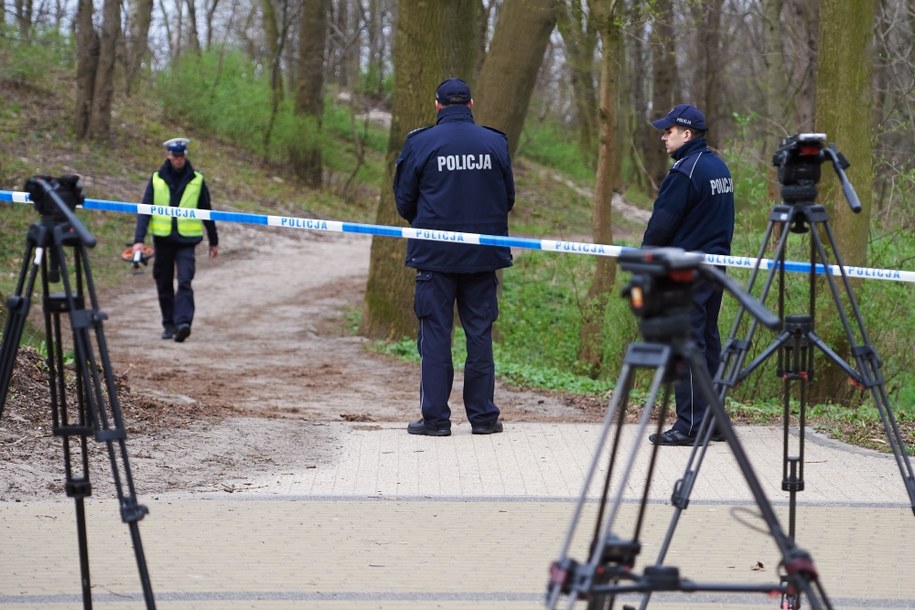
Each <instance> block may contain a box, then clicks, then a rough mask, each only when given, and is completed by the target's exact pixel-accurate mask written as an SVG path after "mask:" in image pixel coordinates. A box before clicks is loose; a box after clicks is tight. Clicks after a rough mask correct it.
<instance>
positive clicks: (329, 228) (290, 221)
mask: <svg viewBox="0 0 915 610" xmlns="http://www.w3.org/2000/svg"><path fill="white" fill-rule="evenodd" d="M0 201H10V202H13V203H30V200H29V194H28V193H25V192H20V191H0ZM82 207H83V208H85V209H87V210H101V211H105V212H122V213H126V214H146V215H151V214H161V215H163V216H177V217H192V218H196V219H198V220H215V221H218V222H234V223H241V224H253V225H266V226H270V227H285V228H290V229H305V230H307V231H323V232H332V233H359V234H362V235H380V236H382V237H400V238H406V239H425V240H429V241H444V242H452V243H463V244H479V245H484V246H507V247H511V248H523V249H526V250H543V251H545V252H563V253H568V254H590V255H593V256H613V257H616V256H619V255H620V252H622V251H623V250H626V248H623V247H621V246H611V245H605V244H594V243H587V242H576V241H564V240H555V239H531V238H526V237H505V236H502V235H484V234H479V233H463V232H459V231H439V230H435V229H415V228H412V227H390V226H385V225H371V224H360V223H355V222H343V221H339V220H323V219H315V218H298V217H295V216H273V215H269V214H246V213H241V212H222V211H219V210H196V209H190V208H176V207H166V206H155V205H147V204H143V203H124V202H120V201H106V200H104V199H86V200H85V201H84V202H83V205H82ZM705 258H706V261H707V262H708V263H710V264H714V265H721V266H724V267H738V268H743V269H752V268H753V267H755V266H756V264H757V259H755V258H749V257H746V256H724V255H721V254H706V255H705ZM775 264H777V263H776V261H773V260H770V259H760V260H759V267H760V269H771V268H772V266H773V265H775ZM826 268H828V270H829V272H830V273H832V274H834V275H839V274H840V270H839V267H838V266H837V265H828V266H827V267H826ZM785 270H786V271H791V272H796V273H809V271H810V263H809V262H798V261H785ZM815 270H816V273H818V274H822V273H824V266H823V265H821V264H817V265H816V266H815ZM845 274H846V275H847V276H848V277H850V278H862V279H872V280H891V281H896V282H915V271H904V270H900V269H875V268H870V267H853V266H849V265H846V266H845Z"/></svg>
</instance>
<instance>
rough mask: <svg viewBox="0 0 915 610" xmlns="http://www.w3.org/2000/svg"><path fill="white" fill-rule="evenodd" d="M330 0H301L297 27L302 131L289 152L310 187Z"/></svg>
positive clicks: (318, 170)
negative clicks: (303, 128) (303, 126)
mask: <svg viewBox="0 0 915 610" xmlns="http://www.w3.org/2000/svg"><path fill="white" fill-rule="evenodd" d="M329 9H330V0H305V1H304V2H303V4H302V17H301V21H300V29H299V71H298V75H297V81H298V83H297V86H296V98H295V114H296V115H297V116H298V117H300V118H302V119H304V122H305V123H306V125H307V131H306V133H304V134H302V137H301V138H300V139H299V142H298V144H297V146H295V147H294V148H293V149H292V150H290V151H289V156H290V161H291V163H292V166H293V169H294V171H295V174H296V175H297V176H299V177H301V178H302V179H304V180H305V184H307V185H308V186H310V187H312V188H319V187H320V186H321V174H322V169H323V167H322V161H321V141H320V140H321V138H320V134H321V115H322V113H323V112H324V50H325V47H326V44H325V43H326V40H327V13H328V12H329Z"/></svg>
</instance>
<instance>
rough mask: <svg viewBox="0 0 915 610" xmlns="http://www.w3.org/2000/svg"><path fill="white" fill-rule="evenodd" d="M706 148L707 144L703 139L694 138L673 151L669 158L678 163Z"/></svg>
mask: <svg viewBox="0 0 915 610" xmlns="http://www.w3.org/2000/svg"><path fill="white" fill-rule="evenodd" d="M706 148H708V144H707V143H706V142H705V138H696V139H695V140H690V141H689V142H687V143H686V144H684V145H683V146H681V147H680V148H678V149H677V150H675V151H674V152H673V154H672V155H670V156H671V157H673V158H674V159H676V160H677V161H679V160H680V159H682V158H684V157H686V156H689V155H691V154H693V153H697V152H699V151H702V150H705V149H706Z"/></svg>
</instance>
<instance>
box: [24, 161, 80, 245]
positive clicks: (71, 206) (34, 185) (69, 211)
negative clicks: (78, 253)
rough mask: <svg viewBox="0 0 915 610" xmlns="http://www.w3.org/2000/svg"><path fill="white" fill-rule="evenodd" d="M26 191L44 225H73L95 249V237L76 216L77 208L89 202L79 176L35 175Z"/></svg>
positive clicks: (26, 185) (27, 182)
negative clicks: (86, 199)
mask: <svg viewBox="0 0 915 610" xmlns="http://www.w3.org/2000/svg"><path fill="white" fill-rule="evenodd" d="M25 190H26V192H28V194H29V199H30V200H31V201H32V203H33V204H34V205H35V210H37V211H38V214H39V215H41V220H42V222H44V223H45V224H62V223H69V224H70V226H71V227H72V228H73V230H74V231H76V234H77V235H78V236H79V239H80V241H81V242H82V243H83V244H84V245H85V246H86V247H88V248H92V247H94V246H95V244H96V240H95V236H94V235H92V233H90V232H89V229H87V228H86V225H84V224H83V223H82V222H81V221H80V219H79V218H77V217H76V214H74V213H73V210H75V209H76V206H78V205H82V203H83V201H84V199H85V196H84V195H83V188H82V186H80V184H79V176H75V175H66V176H60V177H59V178H52V177H51V176H34V177H32V178H29V179H28V180H26V181H25Z"/></svg>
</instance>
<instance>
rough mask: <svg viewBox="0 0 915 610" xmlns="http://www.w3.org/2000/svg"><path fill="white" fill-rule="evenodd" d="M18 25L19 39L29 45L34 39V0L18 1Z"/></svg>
mask: <svg viewBox="0 0 915 610" xmlns="http://www.w3.org/2000/svg"><path fill="white" fill-rule="evenodd" d="M15 6H16V25H17V26H19V38H20V39H21V40H22V43H23V44H28V43H29V41H30V40H31V38H32V0H16V5H15Z"/></svg>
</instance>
